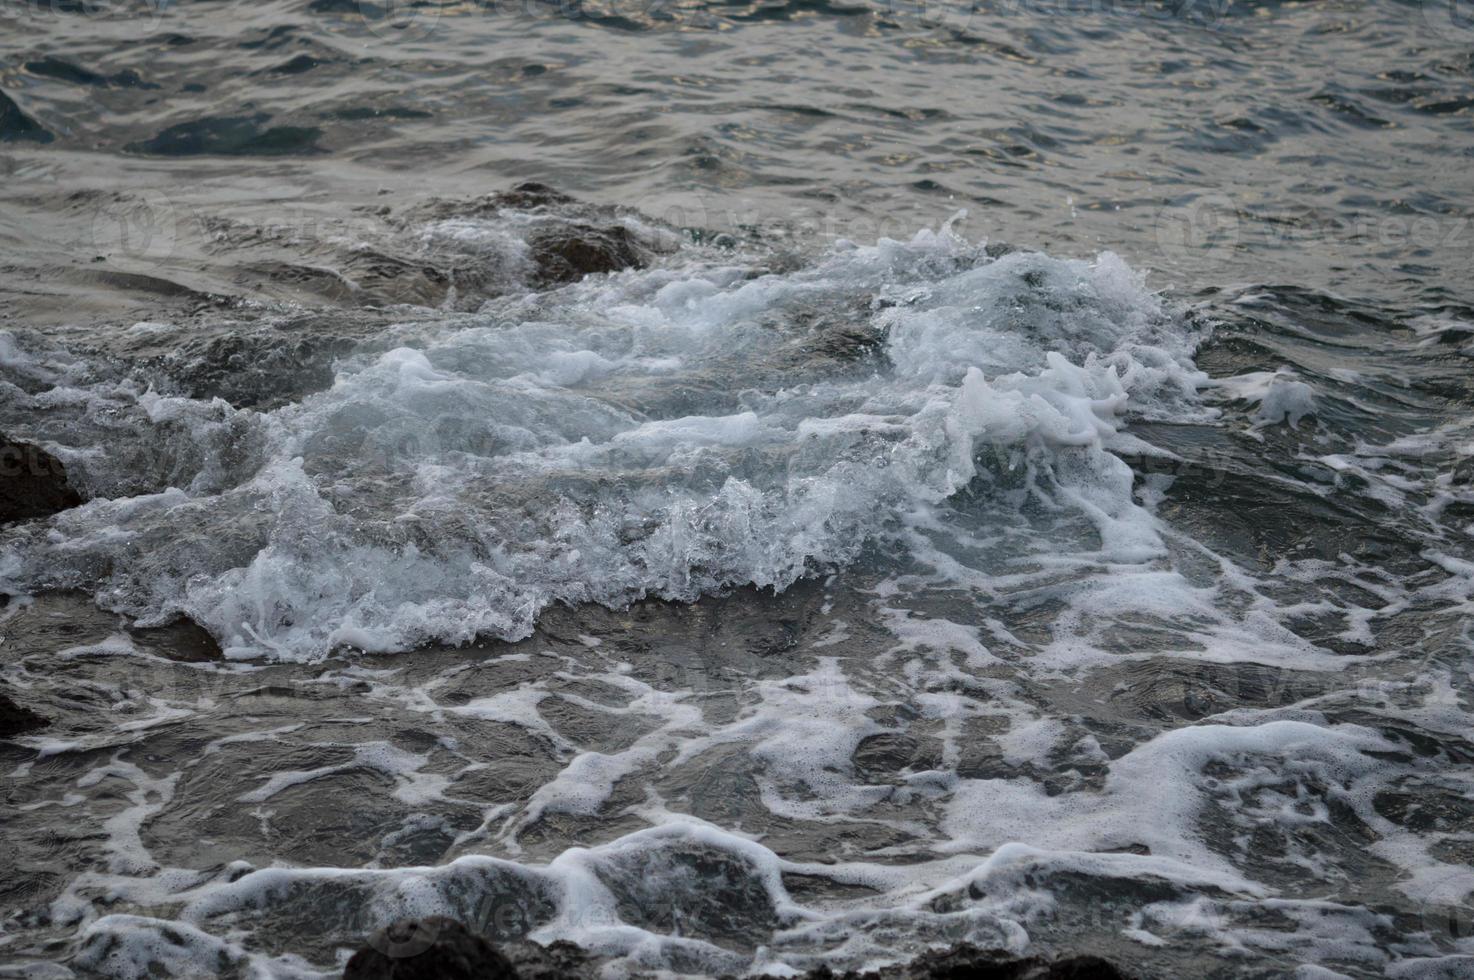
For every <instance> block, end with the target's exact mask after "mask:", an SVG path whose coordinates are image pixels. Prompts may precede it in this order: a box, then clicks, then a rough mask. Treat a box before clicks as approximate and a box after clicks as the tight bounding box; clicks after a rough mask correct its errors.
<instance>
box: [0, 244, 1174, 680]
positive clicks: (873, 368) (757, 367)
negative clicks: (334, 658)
mask: <svg viewBox="0 0 1474 980" xmlns="http://www.w3.org/2000/svg"><path fill="white" fill-rule="evenodd" d="M388 336H389V337H390V338H400V339H401V340H402V341H403V343H402V346H390V345H388V344H384V345H381V346H380V347H379V348H378V350H377V351H376V352H363V353H359V354H357V355H356V356H351V357H349V358H348V359H346V360H345V361H344V362H342V363H341V364H340V367H339V371H338V374H337V377H336V381H335V382H334V384H333V385H332V387H331V388H330V389H328V390H326V391H323V392H320V393H318V394H315V395H311V396H308V397H306V398H304V399H302V400H301V401H298V402H294V403H291V404H288V405H286V406H284V407H282V408H279V409H277V410H275V411H271V412H264V413H259V412H255V411H250V410H237V409H235V408H232V407H231V406H230V405H228V404H226V403H224V402H222V401H220V400H218V399H217V400H214V401H203V400H194V399H188V398H178V397H167V396H165V395H162V394H159V393H157V392H155V391H153V390H146V391H141V390H139V388H138V387H137V386H136V383H135V382H126V383H119V382H97V383H94V384H91V385H90V386H89V385H86V384H80V383H76V382H74V381H72V378H71V376H66V377H62V376H60V375H58V379H59V380H58V381H57V383H56V384H55V385H54V386H53V387H51V388H49V389H45V390H42V391H40V392H39V393H34V394H22V393H21V388H19V387H17V388H15V389H13V390H14V391H15V392H16V396H17V398H18V400H19V405H20V408H21V409H22V410H25V409H31V410H41V409H46V408H50V409H51V410H53V411H57V412H61V413H64V414H65V413H70V415H71V416H72V417H74V418H75V419H76V420H77V421H76V426H75V429H76V431H82V432H85V431H88V430H89V429H93V430H95V429H96V426H97V425H98V419H99V418H100V417H102V416H104V415H106V416H107V417H109V418H113V419H116V418H118V417H120V416H121V417H125V418H130V419H131V420H132V421H133V422H134V423H135V426H136V428H134V429H133V430H132V431H120V430H119V429H117V428H114V430H113V433H112V437H113V439H114V440H115V441H114V442H113V443H111V444H110V445H103V446H101V447H98V446H65V445H58V446H57V447H56V451H57V452H58V453H59V454H60V455H61V456H62V457H63V458H64V459H65V460H66V461H67V463H68V466H69V468H71V469H73V470H75V471H78V472H79V478H80V479H82V480H83V481H84V482H85V484H86V485H87V486H88V487H89V489H91V490H92V491H93V493H94V496H95V499H93V500H92V501H91V502H90V503H88V504H87V505H86V506H84V507H82V508H80V509H78V510H75V511H73V512H70V513H66V514H63V515H60V516H58V517H57V518H56V519H54V521H53V522H52V523H51V524H50V526H47V527H42V528H37V529H34V530H32V531H30V532H28V533H27V534H26V535H24V536H23V537H20V538H18V539H17V540H16V541H15V542H14V544H15V547H13V548H11V549H9V550H8V551H7V552H6V556H5V558H4V559H3V560H0V588H3V589H5V590H7V591H12V592H24V591H30V590H36V589H42V588H58V587H73V588H76V587H80V588H85V589H88V590H90V591H91V592H93V593H94V594H95V595H96V596H97V598H98V600H99V602H101V603H102V604H104V605H105V606H108V607H110V608H114V609H117V610H119V611H123V612H126V613H129V614H130V615H133V616H135V617H138V618H140V619H141V620H142V621H144V622H145V623H149V622H159V621H163V620H166V619H169V618H171V617H174V616H178V615H183V616H187V617H189V618H191V619H193V620H195V621H196V622H198V623H200V624H202V625H204V626H205V627H206V628H208V629H209V630H210V631H211V632H212V633H214V634H215V635H216V636H217V638H219V639H220V641H221V643H222V646H223V647H224V648H225V649H226V651H227V653H228V654H229V655H231V656H233V657H255V656H261V655H270V656H275V657H280V658H285V659H312V658H317V657H321V656H323V655H325V654H327V653H328V652H329V651H330V650H331V649H333V648H335V647H340V646H351V647H358V648H362V649H366V650H374V651H390V650H400V649H407V648H410V647H412V646H414V645H416V644H423V643H426V642H432V641H443V642H461V641H467V640H470V639H471V638H473V637H474V636H477V635H493V636H497V637H502V638H518V637H522V636H525V635H527V634H528V633H529V632H530V631H531V629H532V627H533V624H534V621H535V619H536V617H537V615H538V613H539V611H540V610H542V609H544V608H546V607H547V606H548V605H549V604H551V603H559V602H561V603H581V602H598V603H605V604H615V605H617V604H621V603H624V602H627V601H629V600H631V599H633V598H637V597H641V596H658V597H663V598H670V599H679V600H690V599H694V598H696V597H697V596H699V595H700V594H702V593H704V592H709V591H719V590H723V589H726V588H729V587H734V586H739V585H744V584H749V583H750V584H753V585H757V586H763V587H769V586H770V587H773V588H778V589H783V588H786V587H787V586H789V585H791V584H792V583H793V582H794V581H795V580H797V579H798V578H800V577H802V576H804V575H806V574H809V573H813V572H815V571H817V570H820V569H823V568H826V567H830V566H835V565H840V564H843V563H846V562H849V561H852V560H854V559H855V558H856V557H857V555H858V554H859V553H860V551H861V549H862V548H863V547H864V546H865V545H866V543H867V542H872V541H875V540H877V539H878V538H881V537H884V536H886V535H889V534H891V533H892V532H894V531H896V530H897V529H898V528H902V527H904V526H905V525H906V524H907V522H908V520H910V516H911V515H912V514H913V513H914V512H916V510H917V509H918V508H923V507H926V506H928V505H934V504H936V503H938V502H941V501H945V500H946V499H947V498H948V497H949V496H951V495H953V494H955V493H956V492H957V491H959V490H960V489H961V488H963V487H967V486H969V485H973V486H976V487H978V488H979V489H980V490H981V491H982V492H996V493H997V494H1000V495H1003V496H1005V497H1006V498H1007V499H1011V500H1015V501H1016V503H1017V505H1018V506H1020V507H1023V506H1026V505H1029V504H1030V502H1031V501H1032V502H1033V503H1034V504H1036V505H1041V506H1044V507H1047V508H1056V509H1058V508H1064V509H1069V510H1071V511H1073V512H1075V513H1077V514H1079V515H1083V516H1084V517H1086V518H1088V521H1089V523H1090V526H1091V527H1093V528H1094V531H1095V533H1096V534H1097V535H1098V541H1097V542H1095V546H1096V547H1098V548H1099V549H1100V550H1101V551H1102V553H1103V557H1105V558H1106V559H1108V560H1114V561H1128V562H1134V561H1142V560H1145V559H1147V558H1150V557H1152V556H1153V555H1156V554H1159V553H1160V552H1161V550H1162V543H1161V541H1160V539H1159V537H1158V534H1157V531H1156V527H1155V524H1154V522H1153V520H1152V519H1151V518H1149V517H1148V516H1147V515H1146V513H1145V512H1144V511H1142V510H1141V509H1140V508H1139V507H1138V505H1137V504H1136V503H1135V502H1133V500H1132V496H1131V483H1132V479H1131V473H1130V470H1129V468H1128V467H1127V466H1126V465H1125V464H1124V463H1123V462H1122V461H1121V460H1120V459H1118V458H1117V457H1116V456H1114V455H1112V454H1111V452H1110V450H1111V449H1113V448H1119V447H1120V446H1122V445H1129V446H1135V447H1136V448H1138V449H1139V443H1137V442H1136V440H1134V439H1131V438H1129V437H1126V436H1123V435H1122V434H1120V431H1119V430H1120V429H1121V428H1122V423H1123V420H1124V419H1125V418H1126V417H1128V416H1132V415H1135V416H1147V417H1150V416H1153V415H1157V416H1161V415H1167V414H1174V415H1176V416H1179V417H1180V416H1181V415H1182V414H1183V413H1184V412H1193V411H1198V410H1197V409H1196V408H1195V407H1194V406H1195V404H1196V403H1195V388H1196V386H1197V384H1198V383H1199V382H1200V380H1201V376H1200V375H1199V374H1198V373H1197V372H1196V371H1195V369H1194V367H1193V365H1192V362H1191V359H1190V355H1191V352H1192V350H1193V347H1194V343H1195V338H1194V336H1193V335H1192V331H1191V330H1189V329H1188V328H1187V326H1186V325H1185V324H1184V323H1183V322H1182V321H1181V320H1179V319H1176V318H1174V316H1173V315H1172V314H1171V313H1170V312H1169V311H1168V310H1167V309H1165V308H1164V306H1163V304H1162V303H1161V302H1160V301H1159V299H1158V297H1157V296H1156V295H1154V294H1153V293H1152V292H1151V291H1149V290H1148V289H1147V288H1146V287H1145V285H1144V284H1143V282H1142V279H1141V277H1140V276H1139V275H1138V274H1136V273H1135V272H1133V271H1132V270H1131V269H1129V268H1128V267H1127V266H1126V265H1125V263H1123V262H1122V261H1121V260H1120V259H1119V258H1117V257H1116V256H1114V255H1112V254H1110V253H1104V254H1102V255H1101V256H1099V257H1098V258H1096V259H1095V260H1094V261H1079V260H1062V259H1055V258H1051V257H1049V256H1046V255H1041V254H1036V253H1022V252H1016V253H1012V254H1007V255H1003V256H1001V257H991V256H990V255H989V254H988V253H987V252H986V251H985V250H984V249H982V248H980V247H978V246H975V245H971V244H969V243H967V242H965V241H964V240H962V239H960V238H959V237H957V236H956V235H954V234H953V233H952V231H951V230H950V227H946V226H944V227H943V228H942V229H941V230H940V231H939V232H929V231H928V232H922V233H921V234H919V235H917V236H916V237H915V238H914V239H913V240H911V241H909V242H899V241H889V240H882V241H881V242H879V243H878V244H876V245H873V246H867V247H860V246H855V245H851V244H847V243H842V244H841V245H840V246H838V247H836V248H834V249H833V250H832V251H831V252H830V253H829V254H827V255H826V256H824V257H823V258H822V259H821V260H819V261H818V262H817V263H815V264H814V265H812V266H811V267H808V268H805V269H802V270H799V271H793V272H782V273H778V272H762V271H761V270H760V269H758V268H754V267H752V266H750V265H744V264H742V263H740V262H737V261H734V260H733V258H732V257H731V256H730V255H722V254H721V253H697V252H694V251H693V252H689V253H687V254H685V255H682V256H680V257H678V258H676V259H673V260H671V261H668V262H667V263H666V264H665V265H663V266H660V267H657V268H654V269H650V270H644V271H629V272H625V273H620V274H616V275H613V276H608V277H595V278H591V279H588V280H585V281H584V282H583V283H580V284H577V285H574V286H570V287H567V288H565V289H562V290H559V291H556V292H553V293H547V294H541V295H530V296H521V297H513V298H507V299H503V300H499V301H495V302H493V303H489V304H487V305H486V306H485V307H484V308H483V309H482V311H481V312H480V313H479V314H476V315H474V316H470V317H459V318H442V319H437V320H427V321H426V322H414V323H407V324H405V325H404V326H402V327H398V328H394V329H392V330H391V331H390V332H389V334H388ZM392 343H393V340H392V339H391V344H392ZM17 365H18V366H17ZM4 367H5V369H6V370H7V371H13V372H20V371H23V370H30V371H31V373H32V374H34V373H35V372H36V371H37V370H39V369H37V368H36V367H35V366H34V365H32V366H30V367H29V368H27V367H26V365H25V364H24V363H22V361H21V360H20V359H18V358H7V360H6V363H5V365H4ZM15 383H16V384H17V385H19V384H20V383H21V381H20V380H16V382H15ZM36 387H37V386H36V385H35V384H34V382H32V384H31V385H30V389H31V390H32V391H35V388H36ZM140 447H142V448H140ZM140 454H143V456H146V457H147V458H152V459H157V460H159V461H160V462H161V463H163V464H165V465H164V470H165V472H167V473H168V477H169V481H170V483H169V485H168V486H167V487H159V488H158V489H157V491H156V492H148V493H137V492H130V491H132V490H134V489H136V487H135V483H136V480H137V473H136V472H135V471H134V470H135V468H136V463H137V460H138V459H139V458H140Z"/></svg>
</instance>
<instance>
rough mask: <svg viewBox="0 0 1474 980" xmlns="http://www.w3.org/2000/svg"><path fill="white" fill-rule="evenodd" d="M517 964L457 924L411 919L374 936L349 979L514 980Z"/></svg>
mask: <svg viewBox="0 0 1474 980" xmlns="http://www.w3.org/2000/svg"><path fill="white" fill-rule="evenodd" d="M516 976H517V973H516V971H515V970H513V968H512V964H511V963H510V962H509V961H508V960H507V958H506V957H505V956H503V955H502V954H501V953H500V952H498V951H497V948H496V947H495V946H493V945H492V944H491V943H489V942H487V941H486V940H485V939H482V938H481V937H480V936H478V935H476V934H475V933H473V932H471V931H470V930H468V929H467V928H466V927H465V926H463V925H461V923H459V922H456V921H455V920H454V919H447V918H445V917H443V916H432V917H430V918H426V919H405V920H402V921H400V922H395V923H393V924H392V925H389V926H385V927H384V928H383V929H380V930H378V931H377V932H375V933H374V934H373V935H372V936H370V937H369V941H368V945H367V946H365V947H364V948H363V949H360V950H359V951H358V952H356V953H354V954H353V958H352V959H350V960H349V961H348V966H347V967H346V968H345V969H344V970H343V980H514V978H516Z"/></svg>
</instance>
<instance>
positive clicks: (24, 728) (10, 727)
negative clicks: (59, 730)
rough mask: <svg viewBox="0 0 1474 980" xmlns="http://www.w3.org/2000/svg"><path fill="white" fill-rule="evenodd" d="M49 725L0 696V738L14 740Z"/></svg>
mask: <svg viewBox="0 0 1474 980" xmlns="http://www.w3.org/2000/svg"><path fill="white" fill-rule="evenodd" d="M49 724H51V722H50V721H48V720H47V719H45V718H42V717H41V716H40V715H38V714H36V713H35V712H34V711H32V710H31V709H30V708H23V707H21V706H20V705H18V704H16V703H15V702H14V701H12V700H10V699H9V698H7V697H6V696H5V695H3V694H0V738H14V737H15V736H17V735H24V734H25V733H26V732H33V731H35V730H36V729H38V728H45V727H46V726H47V725H49Z"/></svg>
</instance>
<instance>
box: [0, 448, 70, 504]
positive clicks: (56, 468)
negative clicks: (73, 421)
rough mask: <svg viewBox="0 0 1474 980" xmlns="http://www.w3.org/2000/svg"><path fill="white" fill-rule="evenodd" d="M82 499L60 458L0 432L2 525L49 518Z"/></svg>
mask: <svg viewBox="0 0 1474 980" xmlns="http://www.w3.org/2000/svg"><path fill="white" fill-rule="evenodd" d="M81 502H82V498H81V496H80V495H79V494H78V493H77V491H76V490H73V489H72V487H71V486H70V485H69V484H68V483H67V472H66V467H64V466H63V465H62V463H61V460H59V459H57V458H56V457H55V456H53V455H51V454H50V453H48V452H47V451H46V450H44V449H42V448H40V447H39V446H33V445H30V444H29V443H25V442H16V441H15V440H13V439H10V438H8V437H7V436H4V435H0V524H4V523H9V522H11V521H27V520H34V519H36V518H39V517H50V516H51V515H52V514H56V513H59V512H60V511H64V510H67V509H69V508H71V507H76V506H77V505H78V504H80V503H81Z"/></svg>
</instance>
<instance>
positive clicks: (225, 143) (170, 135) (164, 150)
mask: <svg viewBox="0 0 1474 980" xmlns="http://www.w3.org/2000/svg"><path fill="white" fill-rule="evenodd" d="M270 121H271V116H270V115H268V114H266V113H257V114H256V115H254V116H216V117H213V118H207V119H195V120H192V121H190V122H184V123H179V124H177V125H174V126H170V127H168V128H167V129H165V130H163V131H162V132H160V133H159V134H158V135H157V136H155V137H153V138H152V139H147V140H140V141H138V142H135V143H129V144H128V145H127V146H125V147H123V149H124V150H126V151H127V152H129V153H141V154H146V155H148V156H164V157H189V156H208V155H213V156H287V155H290V154H297V153H320V152H321V151H322V148H321V147H319V146H318V145H317V140H318V138H319V137H320V136H321V135H322V130H320V129H318V128H316V127H315V126H269V127H268V126H267V125H266V124H267V123H268V122H270Z"/></svg>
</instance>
